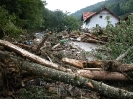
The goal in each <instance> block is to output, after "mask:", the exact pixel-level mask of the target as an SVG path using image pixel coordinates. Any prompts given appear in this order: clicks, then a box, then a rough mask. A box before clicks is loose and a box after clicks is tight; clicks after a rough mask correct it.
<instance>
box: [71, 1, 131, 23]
mask: <svg viewBox="0 0 133 99" xmlns="http://www.w3.org/2000/svg"><path fill="white" fill-rule="evenodd" d="M132 4H133V0H105V1H102V2H98V3H97V4H94V5H91V6H87V7H85V8H83V9H80V10H78V11H76V12H75V13H72V14H71V15H72V16H75V17H76V18H77V19H78V20H79V21H80V19H81V15H82V13H83V12H97V11H98V10H99V9H100V8H101V7H104V6H105V7H107V8H108V9H109V10H111V11H112V12H113V13H115V14H116V15H118V16H119V17H120V18H121V17H124V16H125V15H127V14H129V13H131V12H132V11H133V6H132Z"/></svg>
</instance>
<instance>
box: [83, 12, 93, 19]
mask: <svg viewBox="0 0 133 99" xmlns="http://www.w3.org/2000/svg"><path fill="white" fill-rule="evenodd" d="M93 14H95V12H83V20H84V21H85V20H86V19H88V18H90V17H91V16H92V15H93Z"/></svg>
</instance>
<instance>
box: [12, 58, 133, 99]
mask: <svg viewBox="0 0 133 99" xmlns="http://www.w3.org/2000/svg"><path fill="white" fill-rule="evenodd" d="M14 60H16V61H15V62H16V64H19V68H20V69H21V70H26V71H27V72H30V73H32V74H34V75H36V76H42V77H47V78H51V79H53V80H56V81H61V82H64V83H67V84H72V85H74V86H77V87H80V88H86V89H89V90H90V88H91V89H92V90H96V91H98V92H100V93H101V94H103V95H106V96H108V97H114V98H122V99H133V92H129V91H126V90H123V89H119V88H115V87H112V86H109V85H106V84H104V83H102V82H97V81H95V80H91V79H87V78H84V77H82V76H79V75H77V74H69V73H65V72H62V71H59V70H55V69H52V68H48V67H44V66H42V65H40V64H37V63H31V62H28V61H25V60H23V61H22V60H20V59H17V58H14Z"/></svg>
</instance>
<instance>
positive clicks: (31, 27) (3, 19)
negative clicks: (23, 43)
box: [0, 0, 79, 38]
mask: <svg viewBox="0 0 133 99" xmlns="http://www.w3.org/2000/svg"><path fill="white" fill-rule="evenodd" d="M45 5H46V2H45V1H41V0H14V1H12V0H1V1H0V32H1V33H0V34H1V35H0V36H1V38H3V36H4V35H6V36H9V37H18V35H20V34H21V33H26V31H28V33H30V32H32V31H40V30H41V31H43V30H45V29H49V30H51V31H57V32H60V31H63V30H64V29H71V30H75V29H78V28H79V23H78V21H77V19H76V18H74V17H72V16H69V15H68V13H63V12H62V11H60V10H56V11H50V10H48V9H46V8H45Z"/></svg>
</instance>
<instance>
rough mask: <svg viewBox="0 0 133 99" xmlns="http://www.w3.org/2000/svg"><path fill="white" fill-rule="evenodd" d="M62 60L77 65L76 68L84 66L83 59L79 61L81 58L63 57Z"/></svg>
mask: <svg viewBox="0 0 133 99" xmlns="http://www.w3.org/2000/svg"><path fill="white" fill-rule="evenodd" d="M62 61H63V62H64V63H67V64H69V65H72V66H74V67H77V68H84V66H83V65H84V64H83V63H84V61H81V60H75V59H69V58H63V59H62Z"/></svg>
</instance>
